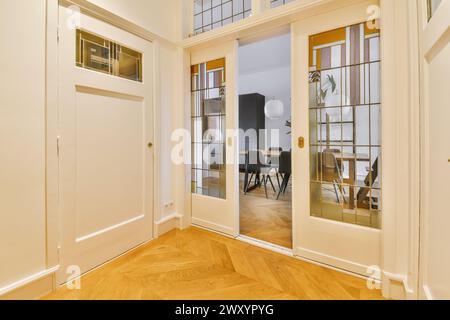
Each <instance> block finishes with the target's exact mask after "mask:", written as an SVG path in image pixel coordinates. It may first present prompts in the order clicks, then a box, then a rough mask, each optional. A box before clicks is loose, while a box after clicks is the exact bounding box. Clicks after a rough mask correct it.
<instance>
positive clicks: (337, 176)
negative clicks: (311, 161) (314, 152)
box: [321, 149, 346, 203]
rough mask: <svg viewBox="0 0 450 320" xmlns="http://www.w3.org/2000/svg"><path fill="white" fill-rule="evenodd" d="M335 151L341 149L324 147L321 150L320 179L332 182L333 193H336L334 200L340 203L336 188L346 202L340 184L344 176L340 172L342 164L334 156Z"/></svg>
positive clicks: (337, 151)
mask: <svg viewBox="0 0 450 320" xmlns="http://www.w3.org/2000/svg"><path fill="white" fill-rule="evenodd" d="M336 153H341V150H339V149H325V150H324V151H323V152H322V166H321V167H322V181H324V182H330V183H332V184H333V188H334V193H335V194H336V200H337V202H338V203H341V199H340V198H339V193H338V190H339V191H340V192H341V194H342V198H343V199H344V203H346V199H345V190H344V189H343V188H342V184H343V183H344V176H343V173H342V171H343V170H342V165H341V164H340V163H339V161H338V160H337V158H336V156H335V154H336Z"/></svg>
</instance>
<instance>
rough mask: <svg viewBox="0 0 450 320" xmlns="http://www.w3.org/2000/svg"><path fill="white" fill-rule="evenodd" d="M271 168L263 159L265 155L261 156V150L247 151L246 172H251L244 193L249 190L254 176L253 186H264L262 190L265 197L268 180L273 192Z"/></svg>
mask: <svg viewBox="0 0 450 320" xmlns="http://www.w3.org/2000/svg"><path fill="white" fill-rule="evenodd" d="M271 170H272V167H271V165H270V164H268V162H267V161H266V160H265V157H264V156H263V154H262V152H261V151H249V153H248V165H247V172H248V173H250V174H251V176H250V179H249V181H248V183H247V187H246V189H245V192H244V193H245V194H247V193H248V192H249V191H250V185H251V182H252V180H253V178H255V185H254V186H255V187H256V186H260V187H261V186H264V190H265V192H266V198H268V197H269V196H268V194H267V183H268V182H270V184H271V186H272V189H273V190H274V192H276V190H275V186H274V185H273V182H272V178H271V177H270V171H271Z"/></svg>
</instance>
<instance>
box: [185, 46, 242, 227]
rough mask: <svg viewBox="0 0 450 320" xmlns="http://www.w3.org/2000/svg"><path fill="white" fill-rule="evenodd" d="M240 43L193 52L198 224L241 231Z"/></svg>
mask: <svg viewBox="0 0 450 320" xmlns="http://www.w3.org/2000/svg"><path fill="white" fill-rule="evenodd" d="M236 55H237V43H236V42H235V41H230V42H227V43H225V44H222V45H220V46H217V47H214V48H208V49H207V50H198V51H195V52H192V53H191V98H192V99H191V137H192V149H191V157H192V172H191V182H192V183H191V186H192V223H193V224H194V225H198V226H201V227H204V228H208V229H211V230H214V231H218V232H221V233H225V234H228V235H232V236H237V235H238V200H237V197H236V191H237V184H238V179H237V175H238V167H237V165H236V161H235V158H236V154H237V153H236V150H237V142H236V141H237V136H236V134H235V133H236V130H234V128H236V126H237V115H236V111H235V110H236V103H235V100H236V89H235V88H236V72H235V68H236Z"/></svg>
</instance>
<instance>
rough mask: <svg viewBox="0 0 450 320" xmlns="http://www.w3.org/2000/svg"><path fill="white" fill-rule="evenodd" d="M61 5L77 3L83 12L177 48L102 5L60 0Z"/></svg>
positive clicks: (170, 42)
mask: <svg viewBox="0 0 450 320" xmlns="http://www.w3.org/2000/svg"><path fill="white" fill-rule="evenodd" d="M59 1H60V4H61V5H65V6H70V5H75V6H78V7H79V8H80V9H81V12H82V13H84V14H86V15H89V16H91V17H93V18H97V19H99V20H102V21H104V22H107V23H109V24H111V25H113V26H115V27H117V28H120V29H122V30H125V31H127V32H130V33H132V34H134V35H135V36H138V37H140V38H142V39H145V40H147V41H150V42H153V41H155V40H159V41H160V42H161V43H164V44H165V45H168V46H170V47H173V48H175V47H176V44H175V43H174V42H172V41H170V40H168V39H166V38H164V37H162V36H160V35H158V34H156V33H153V32H151V31H149V30H147V29H145V28H143V27H141V26H139V25H137V24H135V23H133V22H131V21H129V20H126V19H124V18H122V17H120V16H118V15H116V14H114V13H112V12H110V11H108V10H106V9H103V8H102V7H99V6H97V5H95V4H93V3H91V2H89V1H87V0H59Z"/></svg>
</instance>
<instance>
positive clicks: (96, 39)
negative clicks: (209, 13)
mask: <svg viewBox="0 0 450 320" xmlns="http://www.w3.org/2000/svg"><path fill="white" fill-rule="evenodd" d="M59 37H60V39H59V134H60V137H59V159H60V163H59V166H60V171H59V188H60V216H61V243H60V245H61V248H60V259H61V269H60V272H59V274H58V277H57V281H58V283H59V284H62V283H65V282H67V280H68V277H69V276H73V275H74V272H75V273H76V272H77V270H79V271H81V273H84V272H87V271H89V270H91V269H93V268H95V267H97V266H99V265H101V264H102V263H104V262H107V261H109V260H111V259H113V258H115V257H117V256H119V255H121V254H122V253H124V252H126V251H127V250H130V249H132V248H134V247H136V246H138V245H139V244H142V243H144V242H146V241H148V240H150V239H151V238H152V236H153V150H152V142H153V105H152V103H153V102H152V79H153V75H152V64H153V49H152V44H151V43H150V42H147V41H145V40H143V39H141V38H138V37H136V36H134V35H132V34H130V33H128V32H125V31H123V30H121V29H118V28H115V27H113V26H111V25H109V24H107V23H104V22H102V21H99V20H97V19H94V18H92V17H90V16H87V15H84V14H81V15H78V13H77V11H76V10H69V9H67V8H65V7H60V27H59Z"/></svg>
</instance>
